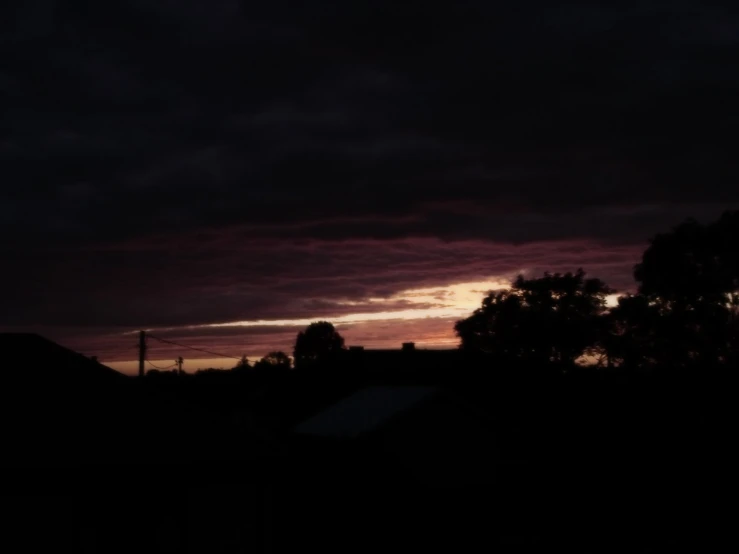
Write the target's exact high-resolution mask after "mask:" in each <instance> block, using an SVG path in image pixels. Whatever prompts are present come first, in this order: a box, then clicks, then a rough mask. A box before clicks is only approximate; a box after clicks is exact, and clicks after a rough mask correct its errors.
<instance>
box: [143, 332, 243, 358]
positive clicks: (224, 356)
mask: <svg viewBox="0 0 739 554" xmlns="http://www.w3.org/2000/svg"><path fill="white" fill-rule="evenodd" d="M146 336H147V337H150V338H152V339H154V340H158V341H159V342H164V343H167V344H172V345H174V346H180V347H182V348H189V349H190V350H195V351H197V352H203V353H205V354H210V355H211V356H216V357H218V358H230V359H232V360H240V359H241V357H238V358H237V357H236V356H229V355H228V354H219V353H218V352H213V351H211V350H205V349H204V348H195V347H194V346H187V345H186V344H180V343H178V342H174V341H171V340H166V339H160V338H159V337H155V336H154V335H150V334H148V333H147V335H146Z"/></svg>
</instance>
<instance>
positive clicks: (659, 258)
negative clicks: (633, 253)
mask: <svg viewBox="0 0 739 554" xmlns="http://www.w3.org/2000/svg"><path fill="white" fill-rule="evenodd" d="M737 239H739V212H726V213H724V214H723V215H722V216H721V218H720V219H719V220H718V221H716V222H713V223H710V224H708V225H703V224H700V223H698V222H697V221H695V220H692V219H689V220H687V221H685V222H683V223H682V224H680V225H678V226H677V227H675V228H674V229H673V230H672V231H671V232H669V233H663V234H658V235H656V236H655V237H654V238H652V240H651V241H650V245H649V247H648V248H647V250H646V251H645V252H644V254H643V256H642V260H641V262H640V263H639V264H637V265H636V266H635V268H634V277H635V278H636V280H637V282H638V283H639V292H640V294H642V295H644V296H645V298H646V299H647V301H648V302H649V304H650V305H652V306H655V307H656V309H657V310H658V311H659V313H660V316H661V321H660V322H659V326H657V327H655V328H654V329H653V332H654V333H655V335H656V336H657V338H658V340H661V341H662V342H667V341H669V342H670V343H672V347H671V348H669V349H664V350H663V351H662V352H661V354H660V356H659V357H658V359H657V360H656V361H657V362H658V363H663V364H669V365H673V366H681V367H684V366H688V365H692V364H699V365H701V364H702V365H705V364H717V363H722V362H726V361H727V360H728V359H730V358H733V359H736V357H737V351H738V348H739V344H737V332H736V331H737V306H739V294H737V293H738V291H739V249H737Z"/></svg>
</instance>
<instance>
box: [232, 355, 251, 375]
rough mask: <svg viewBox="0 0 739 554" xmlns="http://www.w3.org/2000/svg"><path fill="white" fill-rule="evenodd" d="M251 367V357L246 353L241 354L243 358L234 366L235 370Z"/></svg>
mask: <svg viewBox="0 0 739 554" xmlns="http://www.w3.org/2000/svg"><path fill="white" fill-rule="evenodd" d="M247 369H251V366H250V365H249V359H248V358H247V357H246V354H244V355H243V356H241V359H240V360H239V361H238V362H237V363H236V367H234V370H235V371H240V370H247Z"/></svg>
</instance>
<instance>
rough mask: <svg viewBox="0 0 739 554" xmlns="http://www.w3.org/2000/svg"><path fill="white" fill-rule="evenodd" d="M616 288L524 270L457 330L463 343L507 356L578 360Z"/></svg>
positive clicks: (593, 339) (539, 360)
mask: <svg viewBox="0 0 739 554" xmlns="http://www.w3.org/2000/svg"><path fill="white" fill-rule="evenodd" d="M611 292H612V291H611V289H609V288H608V287H607V286H606V285H605V284H604V283H603V282H602V281H600V280H599V279H593V278H589V279H588V278H586V277H585V272H584V271H583V270H582V269H579V270H578V271H577V272H575V273H565V274H561V273H555V274H551V273H545V274H544V276H543V277H540V278H534V279H526V278H525V277H524V276H523V275H519V276H518V278H517V279H516V280H515V282H514V283H513V285H512V287H511V289H510V290H505V291H500V292H492V293H490V294H489V295H488V296H487V297H485V298H484V299H483V301H482V306H481V307H480V308H478V309H477V310H475V312H474V313H473V314H472V315H471V316H470V317H468V318H467V319H464V320H461V321H458V322H457V324H456V325H455V331H456V332H457V335H458V336H459V337H460V339H461V345H460V346H461V348H462V349H464V350H468V351H472V352H481V353H486V354H489V355H492V356H495V357H497V358H501V359H504V360H508V361H510V360H516V361H521V362H532V363H549V362H557V363H562V364H573V363H574V362H575V360H576V359H577V358H579V357H580V356H582V354H583V353H584V352H585V351H586V349H587V348H589V347H590V346H592V345H593V344H595V342H596V341H597V339H598V336H599V326H600V321H599V319H598V318H599V317H600V316H601V315H602V314H603V313H604V311H605V309H606V296H607V295H608V294H610V293H611Z"/></svg>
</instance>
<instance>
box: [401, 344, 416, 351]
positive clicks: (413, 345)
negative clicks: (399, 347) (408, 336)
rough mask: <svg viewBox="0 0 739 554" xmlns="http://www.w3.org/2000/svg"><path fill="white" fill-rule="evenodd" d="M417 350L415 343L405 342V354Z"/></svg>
mask: <svg viewBox="0 0 739 554" xmlns="http://www.w3.org/2000/svg"><path fill="white" fill-rule="evenodd" d="M415 349H416V343H415V342H404V343H403V352H410V351H411V350H415Z"/></svg>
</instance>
